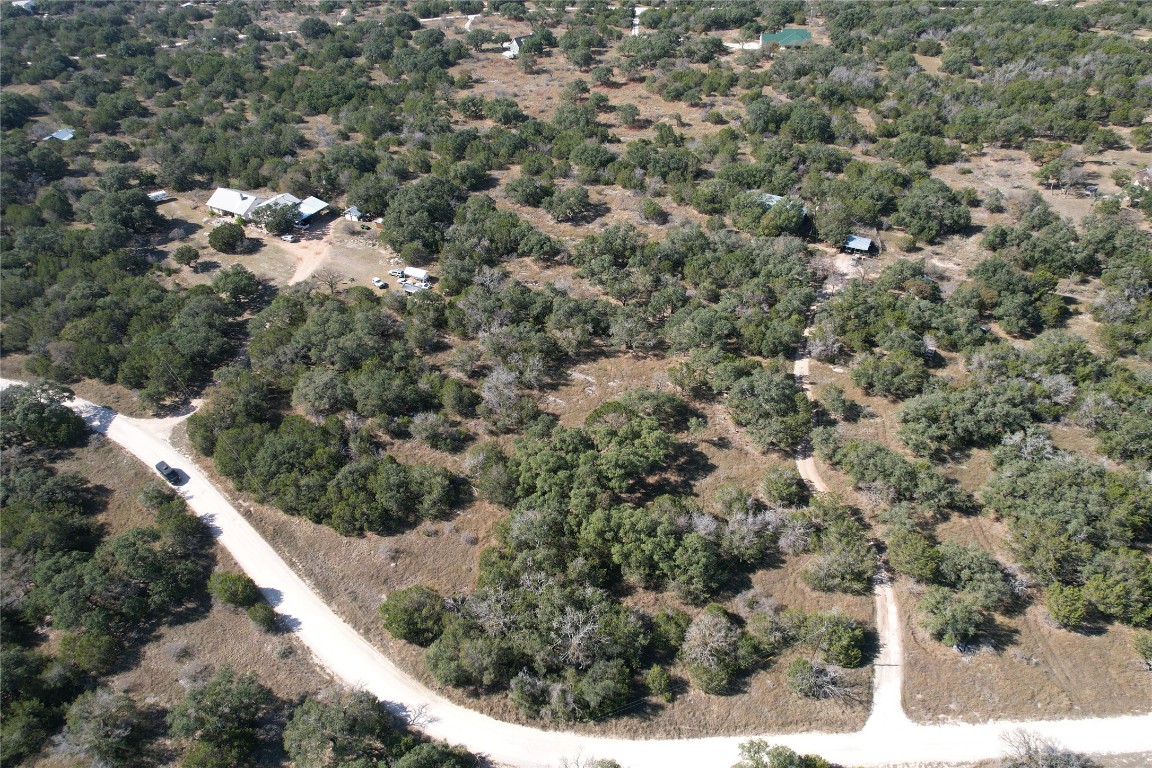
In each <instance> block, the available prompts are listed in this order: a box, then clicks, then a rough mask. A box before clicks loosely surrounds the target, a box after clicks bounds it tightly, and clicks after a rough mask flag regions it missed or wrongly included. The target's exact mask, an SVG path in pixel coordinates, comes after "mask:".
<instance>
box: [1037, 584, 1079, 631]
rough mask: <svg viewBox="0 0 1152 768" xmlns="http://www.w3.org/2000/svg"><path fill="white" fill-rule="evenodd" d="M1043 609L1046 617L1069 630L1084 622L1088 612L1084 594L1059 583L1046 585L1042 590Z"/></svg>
mask: <svg viewBox="0 0 1152 768" xmlns="http://www.w3.org/2000/svg"><path fill="white" fill-rule="evenodd" d="M1044 607H1046V608H1047V609H1048V615H1049V616H1051V617H1052V620H1053V621H1055V622H1056V623H1057V624H1059V625H1060V626H1062V627H1066V628H1068V629H1071V628H1073V627H1077V626H1079V625H1080V624H1081V623H1082V622H1083V621H1084V616H1085V614H1086V613H1087V611H1088V601H1087V600H1085V599H1084V593H1083V592H1081V591H1080V588H1079V587H1076V586H1064V585H1063V584H1060V583H1058V582H1057V583H1052V584H1049V585H1048V589H1046V590H1044Z"/></svg>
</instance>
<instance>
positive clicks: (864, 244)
mask: <svg viewBox="0 0 1152 768" xmlns="http://www.w3.org/2000/svg"><path fill="white" fill-rule="evenodd" d="M844 250H845V251H847V252H848V253H851V254H852V255H853V256H867V255H868V254H869V253H871V252H872V241H871V240H869V239H868V238H866V237H861V236H860V235H849V236H848V242H846V243H844Z"/></svg>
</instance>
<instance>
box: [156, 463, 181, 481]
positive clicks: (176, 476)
mask: <svg viewBox="0 0 1152 768" xmlns="http://www.w3.org/2000/svg"><path fill="white" fill-rule="evenodd" d="M156 471H157V472H159V473H160V475H161V477H163V478H164V479H165V480H167V481H168V482H170V483H172V485H176V484H177V483H178V482H180V473H179V472H177V471H176V470H174V469H172V467H170V466H168V462H166V461H160V462H157V463H156Z"/></svg>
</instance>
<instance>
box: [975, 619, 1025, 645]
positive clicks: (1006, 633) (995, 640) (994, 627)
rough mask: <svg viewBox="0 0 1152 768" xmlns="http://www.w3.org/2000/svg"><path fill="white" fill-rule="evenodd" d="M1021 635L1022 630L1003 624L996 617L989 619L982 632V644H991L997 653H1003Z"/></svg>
mask: <svg viewBox="0 0 1152 768" xmlns="http://www.w3.org/2000/svg"><path fill="white" fill-rule="evenodd" d="M1019 637H1020V630H1018V629H1016V628H1015V627H1011V626H1008V625H1007V624H1001V623H1000V622H998V621H996V619H995V617H993V618H991V619H989V620H988V622H987V624H985V626H984V628H983V629H982V631H981V632H980V639H981V641H982V645H989V646H991V647H992V648H993V650H995V651H996V652H997V653H1003V652H1004V650H1005V649H1006V648H1008V647H1010V646H1012V645H1015V644H1016V641H1017V639H1018V638H1019Z"/></svg>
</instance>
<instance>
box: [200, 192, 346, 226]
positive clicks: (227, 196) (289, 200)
mask: <svg viewBox="0 0 1152 768" xmlns="http://www.w3.org/2000/svg"><path fill="white" fill-rule="evenodd" d="M267 205H294V206H296V208H297V211H298V215H297V217H296V220H297V221H304V220H306V219H308V218H310V217H312V216H315V215H316V214H317V213H320V212H321V211H323V210H325V209H327V208H328V203H326V202H324V201H323V200H321V199H320V198H318V197H306V198H304V199H303V200H301V199H300V198H298V197H296V196H295V195H291V194H288V193H287V192H283V193H281V194H279V195H276V196H275V197H260V196H259V195H257V194H256V193H255V192H243V191H241V190H239V189H229V188H227V187H218V188H217V189H216V191H215V192H213V193H212V197H210V198H208V208H209V209H210V210H211V211H212V212H213V213H215V214H217V215H220V216H223V215H232V216H240V217H241V218H245V219H247V218H251V216H252V214H253V213H254V212H255V211H256V209H257V208H263V207H264V206H267Z"/></svg>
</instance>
